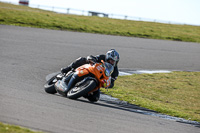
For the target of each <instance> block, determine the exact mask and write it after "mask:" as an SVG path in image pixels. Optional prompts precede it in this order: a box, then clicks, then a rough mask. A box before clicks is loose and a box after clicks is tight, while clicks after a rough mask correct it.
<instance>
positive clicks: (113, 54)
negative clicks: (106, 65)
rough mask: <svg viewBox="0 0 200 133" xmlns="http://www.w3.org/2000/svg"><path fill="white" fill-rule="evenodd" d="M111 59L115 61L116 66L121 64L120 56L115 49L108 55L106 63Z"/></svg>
mask: <svg viewBox="0 0 200 133" xmlns="http://www.w3.org/2000/svg"><path fill="white" fill-rule="evenodd" d="M110 59H112V60H114V61H115V63H114V66H116V65H117V63H118V62H119V54H118V52H117V51H116V50H115V49H111V50H109V51H108V52H107V53H106V61H108V60H110Z"/></svg>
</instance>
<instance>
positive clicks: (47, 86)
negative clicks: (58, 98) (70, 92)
mask: <svg viewBox="0 0 200 133" xmlns="http://www.w3.org/2000/svg"><path fill="white" fill-rule="evenodd" d="M56 82H57V79H56V76H54V77H52V78H51V79H49V80H48V81H47V82H46V84H45V85H44V90H45V91H46V92H47V93H50V94H55V93H56V92H57V91H56V89H55V87H54V84H55V83H56Z"/></svg>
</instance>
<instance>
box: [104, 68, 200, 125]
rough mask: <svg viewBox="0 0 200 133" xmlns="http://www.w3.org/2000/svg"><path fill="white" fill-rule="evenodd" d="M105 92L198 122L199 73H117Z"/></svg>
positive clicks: (199, 108) (199, 115)
mask: <svg viewBox="0 0 200 133" xmlns="http://www.w3.org/2000/svg"><path fill="white" fill-rule="evenodd" d="M101 91H102V92H103V93H105V94H108V95H111V96H113V97H116V98H119V99H120V100H123V101H127V102H129V103H131V104H135V105H139V106H141V107H145V108H148V109H152V110H155V111H157V112H160V113H163V114H167V115H171V116H176V117H181V118H185V119H187V120H194V121H198V122H200V99H199V98H200V72H172V73H159V74H134V75H131V76H120V77H118V80H116V83H115V87H114V88H113V89H109V90H108V91H107V90H105V89H101Z"/></svg>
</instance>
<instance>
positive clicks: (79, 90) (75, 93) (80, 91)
mask: <svg viewBox="0 0 200 133" xmlns="http://www.w3.org/2000/svg"><path fill="white" fill-rule="evenodd" d="M96 86H97V83H96V81H94V80H87V81H85V82H84V83H82V84H81V85H80V86H75V87H73V88H72V89H71V90H70V91H69V92H68V93H67V97H68V98H70V99H77V98H79V97H81V96H84V95H86V94H87V93H89V92H90V91H92V90H93V89H95V88H96Z"/></svg>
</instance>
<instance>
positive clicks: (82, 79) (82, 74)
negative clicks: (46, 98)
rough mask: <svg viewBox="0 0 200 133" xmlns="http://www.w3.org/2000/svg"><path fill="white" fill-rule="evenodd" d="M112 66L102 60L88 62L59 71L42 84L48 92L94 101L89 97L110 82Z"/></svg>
mask: <svg viewBox="0 0 200 133" xmlns="http://www.w3.org/2000/svg"><path fill="white" fill-rule="evenodd" d="M113 70H114V68H113V66H112V65H111V64H109V63H107V62H104V61H103V60H102V61H101V63H94V62H93V63H90V64H85V65H82V66H80V67H78V68H77V69H75V70H72V71H70V72H68V73H67V74H63V73H59V74H57V75H56V76H53V77H52V78H51V79H49V80H48V81H47V82H46V84H45V85H44V88H45V91H46V92H47V93H50V94H55V93H59V94H60V95H62V96H65V97H68V98H70V99H77V98H80V97H82V96H83V97H85V98H87V99H88V100H89V101H91V102H96V101H97V100H95V99H94V98H93V97H90V96H91V95H92V94H93V93H94V92H96V91H100V88H101V87H103V88H108V87H109V86H110V84H111V74H112V72H113Z"/></svg>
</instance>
